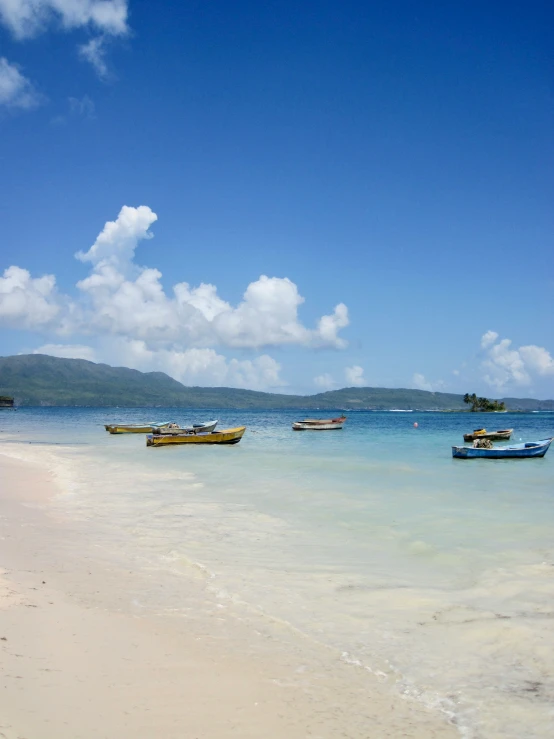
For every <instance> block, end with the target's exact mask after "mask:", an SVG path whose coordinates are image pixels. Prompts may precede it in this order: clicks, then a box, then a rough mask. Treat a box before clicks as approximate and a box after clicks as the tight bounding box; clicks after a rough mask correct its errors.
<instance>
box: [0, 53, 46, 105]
mask: <svg viewBox="0 0 554 739" xmlns="http://www.w3.org/2000/svg"><path fill="white" fill-rule="evenodd" d="M42 99H43V98H42V96H41V95H39V93H38V92H37V91H36V90H35V88H34V87H33V85H32V83H31V82H30V80H28V79H27V78H26V77H24V76H23V75H22V74H21V72H20V71H19V69H18V67H17V66H16V65H15V64H10V63H9V62H8V60H7V59H6V58H5V57H0V106H2V105H4V106H6V107H7V108H20V109H22V110H30V109H31V108H36V107H37V105H40V103H41V102H42Z"/></svg>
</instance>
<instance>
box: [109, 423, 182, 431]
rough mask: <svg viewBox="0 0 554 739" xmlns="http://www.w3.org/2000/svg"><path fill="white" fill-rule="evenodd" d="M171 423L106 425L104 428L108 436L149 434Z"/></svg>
mask: <svg viewBox="0 0 554 739" xmlns="http://www.w3.org/2000/svg"><path fill="white" fill-rule="evenodd" d="M170 423H171V421H167V422H166V423H149V424H147V425H144V424H140V423H108V424H106V425H105V426H104V428H105V429H106V431H108V432H109V433H110V434H151V433H152V432H153V431H154V429H156V428H158V429H163V428H165V427H166V426H169V424H170Z"/></svg>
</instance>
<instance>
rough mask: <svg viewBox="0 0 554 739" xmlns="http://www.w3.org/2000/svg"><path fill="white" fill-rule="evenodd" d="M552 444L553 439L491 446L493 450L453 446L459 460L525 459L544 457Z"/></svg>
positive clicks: (454, 454)
mask: <svg viewBox="0 0 554 739" xmlns="http://www.w3.org/2000/svg"><path fill="white" fill-rule="evenodd" d="M551 442H552V438H550V439H542V440H541V441H527V442H524V443H523V444H513V445H512V446H500V447H496V448H495V447H492V445H491V447H492V448H489V449H487V448H483V447H474V446H453V447H452V456H453V457H456V458H457V459H475V458H484V459H525V458H527V457H544V455H545V454H546V452H547V451H548V447H549V446H550V444H551Z"/></svg>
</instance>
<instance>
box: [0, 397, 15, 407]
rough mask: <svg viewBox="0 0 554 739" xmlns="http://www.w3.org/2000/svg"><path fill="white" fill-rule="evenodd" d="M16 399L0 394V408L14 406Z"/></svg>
mask: <svg viewBox="0 0 554 739" xmlns="http://www.w3.org/2000/svg"><path fill="white" fill-rule="evenodd" d="M13 403H14V400H13V398H11V397H10V396H9V395H0V408H13Z"/></svg>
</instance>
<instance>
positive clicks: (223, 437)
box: [146, 426, 246, 446]
mask: <svg viewBox="0 0 554 739" xmlns="http://www.w3.org/2000/svg"><path fill="white" fill-rule="evenodd" d="M245 431H246V427H245V426H238V427H237V428H234V429H223V430H222V431H210V432H206V431H199V432H195V431H189V433H187V434H175V435H173V434H149V435H148V436H147V437H146V446H168V445H169V444H238V442H239V441H240V440H241V439H242V437H243V434H244V432H245Z"/></svg>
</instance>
